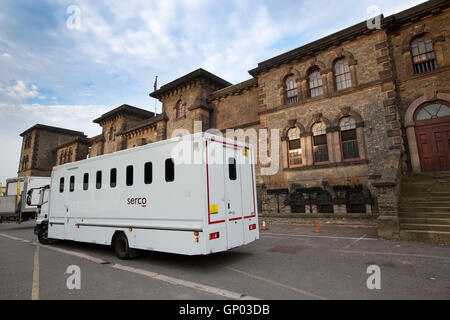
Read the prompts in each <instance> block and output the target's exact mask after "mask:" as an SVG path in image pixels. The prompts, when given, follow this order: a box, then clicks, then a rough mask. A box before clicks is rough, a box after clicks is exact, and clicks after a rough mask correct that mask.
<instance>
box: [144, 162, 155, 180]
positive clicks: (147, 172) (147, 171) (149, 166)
mask: <svg viewBox="0 0 450 320" xmlns="http://www.w3.org/2000/svg"><path fill="white" fill-rule="evenodd" d="M152 182H153V163H151V162H147V163H146V164H145V165H144V183H145V184H151V183H152Z"/></svg>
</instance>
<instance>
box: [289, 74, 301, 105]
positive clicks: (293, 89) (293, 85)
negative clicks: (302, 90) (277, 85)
mask: <svg viewBox="0 0 450 320" xmlns="http://www.w3.org/2000/svg"><path fill="white" fill-rule="evenodd" d="M297 102H298V88H297V80H296V79H295V77H294V76H290V77H288V78H287V79H286V103H287V104H295V103H297Z"/></svg>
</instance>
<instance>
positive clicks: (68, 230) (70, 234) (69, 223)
mask: <svg viewBox="0 0 450 320" xmlns="http://www.w3.org/2000/svg"><path fill="white" fill-rule="evenodd" d="M64 210H66V212H65V214H66V220H65V221H64V239H65V240H75V238H74V234H75V217H74V216H73V212H72V210H71V208H70V206H69V205H67V204H66V205H64Z"/></svg>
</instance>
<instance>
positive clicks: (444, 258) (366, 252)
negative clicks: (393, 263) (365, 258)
mask: <svg viewBox="0 0 450 320" xmlns="http://www.w3.org/2000/svg"><path fill="white" fill-rule="evenodd" d="M337 252H343V253H356V254H362V255H366V254H373V255H386V256H399V257H415V258H429V259H443V260H448V261H450V257H442V256H428V255H421V254H411V253H394V252H374V251H353V250H337Z"/></svg>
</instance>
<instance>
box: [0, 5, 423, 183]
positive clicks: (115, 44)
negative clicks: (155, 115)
mask: <svg viewBox="0 0 450 320" xmlns="http://www.w3.org/2000/svg"><path fill="white" fill-rule="evenodd" d="M421 2H424V1H423V0H396V1H392V0H379V1H375V0H369V1H366V0H362V1H354V0H353V1H348V0H341V1H322V0H302V1H299V0H296V1H290V0H284V1H283V0H281V1H269V0H267V1H264V0H229V1H220V2H219V1H212V0H159V1H153V0H147V1H138V0H127V1H119V0H114V1H113V0H97V1H91V0H69V1H66V0H0V155H1V156H0V163H1V165H0V181H2V182H4V181H5V180H6V178H9V177H14V176H16V174H17V168H18V163H19V157H20V147H21V139H20V137H19V134H20V133H21V132H23V131H25V130H26V129H27V128H29V127H31V126H33V125H34V124H36V123H42V124H46V125H53V126H59V127H64V128H68V129H73V130H79V131H83V132H85V133H86V134H87V135H88V136H90V137H91V136H94V135H97V134H99V133H101V128H100V127H99V126H98V125H96V124H93V123H92V120H94V119H95V118H96V117H98V116H100V115H101V114H103V113H105V112H106V111H107V110H110V109H112V108H115V107H117V106H120V105H122V104H124V103H127V104H130V105H134V106H136V107H139V108H143V109H147V110H151V111H152V110H154V108H155V101H154V100H153V99H151V98H150V97H149V96H148V94H149V93H150V92H151V91H153V82H154V79H155V76H156V75H158V76H159V86H160V85H162V84H164V83H167V82H169V81H171V80H174V79H176V78H178V77H179V76H182V75H184V74H186V73H189V72H191V71H193V70H195V69H197V68H200V67H202V68H205V69H206V70H208V71H210V72H213V73H215V74H217V75H218V76H220V77H222V78H224V79H226V80H228V81H230V82H232V83H237V82H240V81H244V80H247V79H249V78H250V75H249V74H248V72H247V71H248V70H250V69H253V68H255V67H256V66H257V64H258V62H261V61H264V60H266V59H269V58H271V57H273V56H276V55H278V54H280V53H283V52H285V51H288V50H290V49H293V48H296V47H299V46H301V45H303V44H306V43H308V42H311V41H314V40H316V39H319V38H321V37H323V36H326V35H328V34H330V33H333V32H335V31H338V30H341V29H343V28H346V27H349V26H351V25H354V24H356V23H358V22H361V21H364V20H366V19H368V18H369V17H371V14H370V13H369V12H368V8H369V7H371V6H376V7H378V8H379V9H380V10H381V12H382V13H383V14H384V15H385V16H388V15H390V14H393V13H396V12H399V11H402V10H404V9H407V8H409V7H412V6H414V5H417V4H419V3H421ZM70 6H76V8H78V9H79V12H80V16H79V20H76V21H79V22H80V23H79V28H72V27H70V26H72V25H73V24H71V22H73V21H75V20H73V19H72V18H73V17H74V16H73V11H69V13H68V8H69V7H70ZM68 22H69V27H68ZM157 108H158V110H160V108H161V106H160V104H157Z"/></svg>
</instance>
